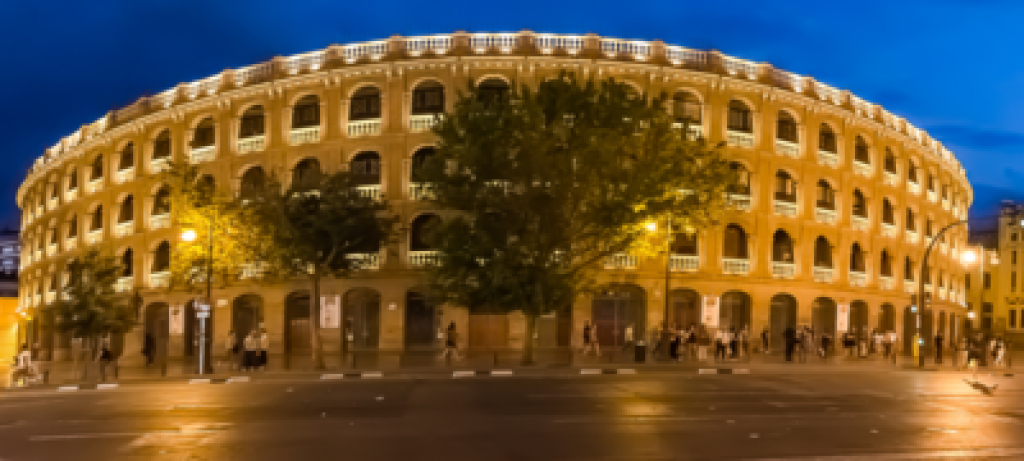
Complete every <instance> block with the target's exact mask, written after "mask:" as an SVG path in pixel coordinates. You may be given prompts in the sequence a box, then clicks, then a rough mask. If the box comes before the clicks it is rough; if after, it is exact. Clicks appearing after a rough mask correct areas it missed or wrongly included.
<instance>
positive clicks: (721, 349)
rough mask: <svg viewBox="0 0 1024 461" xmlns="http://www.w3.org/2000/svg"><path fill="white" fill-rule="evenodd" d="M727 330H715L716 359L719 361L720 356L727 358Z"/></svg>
mask: <svg viewBox="0 0 1024 461" xmlns="http://www.w3.org/2000/svg"><path fill="white" fill-rule="evenodd" d="M725 344H726V343H725V330H723V329H721V328H720V329H718V331H715V361H716V362H717V361H718V359H719V357H721V358H722V359H723V360H724V359H725Z"/></svg>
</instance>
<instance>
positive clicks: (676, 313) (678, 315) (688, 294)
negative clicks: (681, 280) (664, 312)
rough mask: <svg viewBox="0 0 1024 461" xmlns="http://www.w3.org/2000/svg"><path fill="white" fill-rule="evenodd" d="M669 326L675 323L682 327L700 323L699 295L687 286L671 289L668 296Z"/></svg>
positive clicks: (673, 325)
mask: <svg viewBox="0 0 1024 461" xmlns="http://www.w3.org/2000/svg"><path fill="white" fill-rule="evenodd" d="M670 303H671V304H670V305H671V309H670V310H669V317H668V320H669V326H670V327H673V328H674V327H675V326H676V325H678V326H680V327H682V328H683V329H686V328H690V325H695V326H696V325H700V295H699V294H697V292H696V291H694V290H690V289H688V288H682V289H677V290H672V297H671V298H670Z"/></svg>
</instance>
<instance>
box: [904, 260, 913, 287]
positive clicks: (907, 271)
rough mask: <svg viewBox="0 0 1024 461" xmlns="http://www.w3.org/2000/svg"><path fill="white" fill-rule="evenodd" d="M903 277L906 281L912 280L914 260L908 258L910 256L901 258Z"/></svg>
mask: <svg viewBox="0 0 1024 461" xmlns="http://www.w3.org/2000/svg"><path fill="white" fill-rule="evenodd" d="M903 279H904V280H907V281H913V280H914V262H913V261H911V260H910V256H907V257H906V259H904V260H903Z"/></svg>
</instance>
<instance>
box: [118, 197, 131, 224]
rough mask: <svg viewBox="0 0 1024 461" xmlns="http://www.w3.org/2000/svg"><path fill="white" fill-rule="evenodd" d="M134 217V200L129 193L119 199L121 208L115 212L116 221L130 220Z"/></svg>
mask: <svg viewBox="0 0 1024 461" xmlns="http://www.w3.org/2000/svg"><path fill="white" fill-rule="evenodd" d="M134 219H135V200H133V199H132V196H131V195H129V196H127V197H125V198H124V200H122V201H121V209H120V210H119V211H118V213H117V222H118V223H127V222H132V220H134Z"/></svg>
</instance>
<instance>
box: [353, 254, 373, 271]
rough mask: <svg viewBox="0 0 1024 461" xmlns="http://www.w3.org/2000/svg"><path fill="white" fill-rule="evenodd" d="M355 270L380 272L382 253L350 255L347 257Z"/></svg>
mask: <svg viewBox="0 0 1024 461" xmlns="http://www.w3.org/2000/svg"><path fill="white" fill-rule="evenodd" d="M345 259H347V260H349V261H350V262H351V264H352V267H353V268H354V269H360V270H371V271H372V270H378V269H380V253H349V254H346V255H345Z"/></svg>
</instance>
